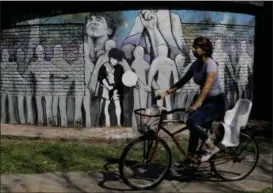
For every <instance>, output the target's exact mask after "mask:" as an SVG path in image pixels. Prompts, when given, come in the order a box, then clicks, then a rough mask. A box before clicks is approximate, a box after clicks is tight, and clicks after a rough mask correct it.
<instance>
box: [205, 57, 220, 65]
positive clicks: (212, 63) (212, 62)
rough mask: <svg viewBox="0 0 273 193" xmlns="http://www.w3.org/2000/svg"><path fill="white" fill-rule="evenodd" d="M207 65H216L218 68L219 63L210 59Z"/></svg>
mask: <svg viewBox="0 0 273 193" xmlns="http://www.w3.org/2000/svg"><path fill="white" fill-rule="evenodd" d="M206 65H216V66H217V62H216V61H215V60H214V59H213V58H208V59H207V61H206Z"/></svg>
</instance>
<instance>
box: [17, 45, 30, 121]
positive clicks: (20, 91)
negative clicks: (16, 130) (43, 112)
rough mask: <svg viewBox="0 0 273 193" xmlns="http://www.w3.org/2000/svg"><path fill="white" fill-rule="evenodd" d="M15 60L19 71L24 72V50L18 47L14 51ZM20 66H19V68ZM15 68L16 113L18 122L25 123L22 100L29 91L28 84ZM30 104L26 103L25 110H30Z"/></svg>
mask: <svg viewBox="0 0 273 193" xmlns="http://www.w3.org/2000/svg"><path fill="white" fill-rule="evenodd" d="M16 62H17V69H20V70H21V73H23V72H24V70H25V69H24V68H25V55H24V51H23V50H22V49H21V48H19V49H17V52H16ZM19 67H21V68H19ZM17 69H16V70H15V71H14V74H15V77H16V78H14V86H15V90H16V96H17V102H18V114H19V119H20V123H22V124H25V123H26V117H25V108H24V101H25V97H26V95H27V94H28V91H30V89H31V88H30V85H28V83H27V81H26V80H25V79H24V78H23V77H22V76H21V74H20V71H19V70H17ZM29 108H30V105H29V104H28V103H27V111H30V112H32V109H29Z"/></svg>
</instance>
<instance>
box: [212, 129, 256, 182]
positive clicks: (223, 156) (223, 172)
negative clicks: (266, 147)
mask: <svg viewBox="0 0 273 193" xmlns="http://www.w3.org/2000/svg"><path fill="white" fill-rule="evenodd" d="M258 160H259V149H258V145H257V143H256V141H255V140H254V138H253V137H251V135H249V134H248V133H246V132H244V131H242V132H241V133H240V144H239V146H238V147H233V148H230V147H229V148H225V149H224V151H223V152H219V154H217V155H216V156H215V158H214V159H212V161H211V167H212V169H213V171H214V172H215V174H216V176H218V177H219V178H221V179H223V180H226V181H235V180H243V179H245V178H246V177H247V176H248V175H250V174H251V172H252V171H253V170H254V169H255V167H256V165H257V163H258Z"/></svg>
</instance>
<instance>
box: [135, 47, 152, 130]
mask: <svg viewBox="0 0 273 193" xmlns="http://www.w3.org/2000/svg"><path fill="white" fill-rule="evenodd" d="M133 54H134V58H135V60H134V61H133V62H132V65H131V67H132V69H133V70H134V71H135V73H136V75H137V77H138V86H139V87H138V88H134V109H133V110H136V109H139V108H146V107H147V102H148V94H149V93H148V92H147V90H149V89H148V85H147V75H148V72H149V68H150V64H149V63H148V62H147V61H145V60H144V49H143V47H141V46H137V47H136V48H135V50H134V52H133ZM136 119H137V117H136V116H135V114H133V115H132V127H133V128H137V120H136Z"/></svg>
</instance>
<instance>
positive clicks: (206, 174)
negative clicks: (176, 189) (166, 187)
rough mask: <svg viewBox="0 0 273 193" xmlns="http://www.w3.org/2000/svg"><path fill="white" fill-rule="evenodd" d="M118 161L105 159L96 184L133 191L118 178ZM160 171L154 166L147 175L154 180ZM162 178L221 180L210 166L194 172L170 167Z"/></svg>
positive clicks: (186, 181)
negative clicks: (178, 170)
mask: <svg viewBox="0 0 273 193" xmlns="http://www.w3.org/2000/svg"><path fill="white" fill-rule="evenodd" d="M118 163H119V159H116V158H110V159H107V162H106V164H105V165H104V171H101V172H100V179H99V180H98V182H97V185H98V186H99V187H101V188H104V189H107V190H113V191H135V190H133V189H132V188H130V187H129V186H127V185H126V184H125V183H124V182H123V181H122V179H121V178H120V175H119V171H118ZM113 166H115V167H113ZM111 168H112V169H111ZM113 168H115V169H113ZM162 172H163V169H162V167H161V168H160V167H156V166H155V167H154V168H153V170H152V172H151V174H152V176H151V175H149V176H148V177H149V178H150V179H154V180H156V179H157V178H158V177H159V175H160V174H161V173H162ZM91 175H92V174H91ZM143 177H145V176H143ZM164 180H165V181H169V182H170V181H178V182H182V183H183V182H185V183H189V182H191V181H206V182H221V181H222V180H220V179H217V178H216V177H215V175H214V174H213V173H212V172H211V170H210V167H202V168H200V169H199V170H197V171H194V172H193V171H192V170H188V171H186V170H185V171H183V172H177V171H174V170H173V169H171V171H170V172H169V173H168V175H167V176H166V177H165V179H164ZM117 187H118V188H117ZM158 188H159V187H157V188H154V189H152V190H151V191H157V190H158Z"/></svg>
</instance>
